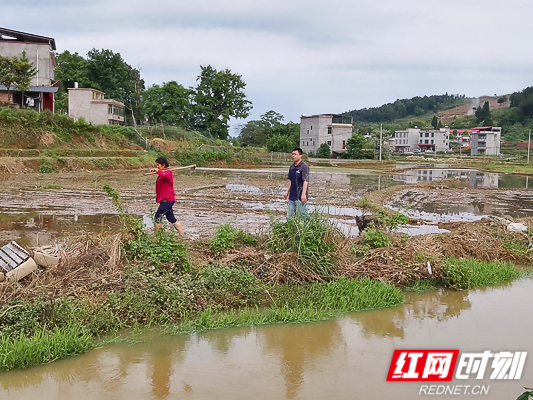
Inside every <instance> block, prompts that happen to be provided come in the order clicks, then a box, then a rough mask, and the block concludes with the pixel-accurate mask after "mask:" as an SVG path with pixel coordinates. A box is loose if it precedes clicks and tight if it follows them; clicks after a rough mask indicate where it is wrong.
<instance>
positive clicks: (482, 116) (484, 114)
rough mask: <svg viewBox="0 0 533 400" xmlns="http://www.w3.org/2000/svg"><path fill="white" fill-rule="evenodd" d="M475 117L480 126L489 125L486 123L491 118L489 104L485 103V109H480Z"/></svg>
mask: <svg viewBox="0 0 533 400" xmlns="http://www.w3.org/2000/svg"><path fill="white" fill-rule="evenodd" d="M474 115H475V116H476V122H477V123H478V124H484V125H487V124H486V123H485V122H484V121H485V120H486V119H487V118H489V117H491V115H490V106H489V102H488V101H486V102H485V103H483V107H478V108H477V109H476V112H475V113H474ZM491 121H492V118H491Z"/></svg>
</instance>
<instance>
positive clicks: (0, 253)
mask: <svg viewBox="0 0 533 400" xmlns="http://www.w3.org/2000/svg"><path fill="white" fill-rule="evenodd" d="M0 268H1V269H2V272H1V274H0V281H4V280H6V281H8V282H17V281H18V280H20V279H22V278H24V277H25V276H27V275H29V274H31V273H32V272H33V271H35V270H36V269H37V264H36V263H35V260H34V259H33V258H31V257H30V253H28V251H27V250H25V249H24V248H22V247H21V246H19V245H18V244H17V243H16V242H14V241H13V242H11V243H8V244H6V245H5V246H3V247H2V248H0Z"/></svg>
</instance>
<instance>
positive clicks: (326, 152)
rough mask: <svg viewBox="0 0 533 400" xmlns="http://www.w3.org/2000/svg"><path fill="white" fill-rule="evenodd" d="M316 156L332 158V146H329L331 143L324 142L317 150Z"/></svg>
mask: <svg viewBox="0 0 533 400" xmlns="http://www.w3.org/2000/svg"><path fill="white" fill-rule="evenodd" d="M316 156H317V157H318V158H330V157H331V148H330V147H329V145H328V144H327V143H322V144H321V145H320V146H319V147H318V150H317V151H316Z"/></svg>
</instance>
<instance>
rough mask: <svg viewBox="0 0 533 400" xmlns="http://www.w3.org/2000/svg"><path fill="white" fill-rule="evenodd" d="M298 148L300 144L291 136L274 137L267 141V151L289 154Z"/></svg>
mask: <svg viewBox="0 0 533 400" xmlns="http://www.w3.org/2000/svg"><path fill="white" fill-rule="evenodd" d="M297 146H298V142H296V144H295V143H294V140H292V138H291V137H290V136H283V135H274V136H272V137H271V138H270V139H268V141H267V150H268V151H276V152H280V153H289V152H291V151H292V149H294V148H295V147H297Z"/></svg>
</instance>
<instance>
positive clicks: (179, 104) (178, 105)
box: [141, 81, 191, 127]
mask: <svg viewBox="0 0 533 400" xmlns="http://www.w3.org/2000/svg"><path fill="white" fill-rule="evenodd" d="M190 95H191V91H190V90H189V89H186V88H184V87H183V86H181V85H180V84H178V83H177V82H176V81H170V82H167V83H163V86H159V85H152V86H150V87H149V88H148V89H146V90H145V91H144V92H142V95H141V96H142V113H143V115H146V116H147V117H148V121H149V122H150V123H151V124H156V123H160V122H164V123H166V124H167V125H177V126H184V127H185V126H188V124H189V112H190V103H189V97H190Z"/></svg>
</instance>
